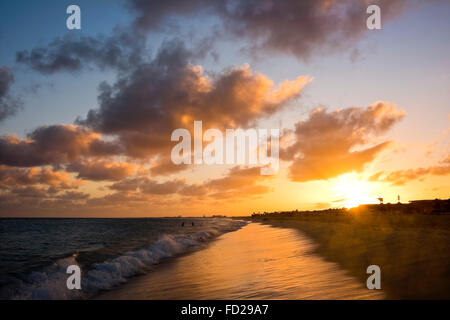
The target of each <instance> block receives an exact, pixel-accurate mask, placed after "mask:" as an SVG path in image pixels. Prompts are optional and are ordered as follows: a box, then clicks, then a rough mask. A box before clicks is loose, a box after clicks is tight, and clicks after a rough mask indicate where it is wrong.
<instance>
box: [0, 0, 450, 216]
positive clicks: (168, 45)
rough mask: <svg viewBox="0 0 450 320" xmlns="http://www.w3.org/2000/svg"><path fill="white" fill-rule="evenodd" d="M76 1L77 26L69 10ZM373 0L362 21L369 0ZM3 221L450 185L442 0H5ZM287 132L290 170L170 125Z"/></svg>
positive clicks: (275, 205) (436, 189)
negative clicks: (218, 151) (234, 153)
mask: <svg viewBox="0 0 450 320" xmlns="http://www.w3.org/2000/svg"><path fill="white" fill-rule="evenodd" d="M71 4H77V5H79V6H80V8H81V30H68V29H67V27H66V18H67V16H68V15H67V14H66V8H67V7H68V6H69V5H71ZM369 4H378V5H379V6H380V8H381V15H382V16H381V17H382V30H368V29H367V27H366V18H367V17H368V14H367V13H366V8H367V6H368V5H369ZM0 12H1V13H2V15H1V19H0V43H1V46H0V135H1V137H0V216H2V217H22V216H23V217H38V216H51V217H68V216H70V217H94V216H95V217H146V216H178V215H187V216H203V215H211V214H225V215H248V214H251V213H252V212H258V211H260V212H263V211H280V210H292V209H299V210H303V209H307V210H310V209H324V208H329V207H352V206H356V205H358V204H361V203H377V202H378V200H377V198H378V197H383V198H384V201H385V202H397V195H400V197H401V201H402V202H407V201H410V200H416V199H434V198H449V197H450V182H449V174H450V41H449V40H450V35H449V30H450V19H449V18H448V17H449V16H450V3H449V2H448V1H394V0H378V1H359V0H353V1H337V0H336V1H333V0H307V1H295V0H286V1H276V2H275V1H270V0H262V1H256V0H255V1H245V2H238V1H232V0H223V1H210V0H193V1H183V0H166V1H161V2H159V1H158V2H156V1H155V2H149V1H144V0H123V1H116V2H114V3H112V1H106V0H97V1H75V2H74V1H39V2H36V1H19V2H11V1H3V2H1V3H0ZM194 120H201V121H202V122H203V128H204V130H206V129H208V128H217V129H219V130H222V131H225V129H227V128H232V129H236V128H268V129H270V128H278V129H280V132H281V139H280V170H279V171H278V173H277V174H276V175H272V176H263V175H261V174H260V170H259V169H260V168H259V167H257V166H236V165H212V166H208V165H181V166H176V165H174V164H173V163H172V161H171V159H170V153H171V150H172V148H173V147H174V146H175V145H176V142H172V141H171V140H170V136H171V133H172V131H173V130H175V129H177V128H186V129H189V130H191V129H192V126H193V121H194Z"/></svg>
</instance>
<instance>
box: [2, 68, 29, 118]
mask: <svg viewBox="0 0 450 320" xmlns="http://www.w3.org/2000/svg"><path fill="white" fill-rule="evenodd" d="M13 83H14V75H13V73H12V72H11V69H10V68H9V67H7V66H4V67H0V122H2V121H3V120H5V119H6V118H8V117H10V116H13V115H15V114H16V112H17V111H18V110H19V109H20V108H21V107H22V105H23V104H22V101H21V100H20V99H19V98H16V97H13V96H12V95H11V94H10V89H11V85H12V84H13Z"/></svg>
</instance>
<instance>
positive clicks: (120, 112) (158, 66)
mask: <svg viewBox="0 0 450 320" xmlns="http://www.w3.org/2000/svg"><path fill="white" fill-rule="evenodd" d="M190 57H191V53H190V52H189V51H188V50H187V49H186V48H185V47H184V44H183V43H182V42H180V41H170V42H166V43H165V44H164V45H163V46H162V47H161V49H160V50H159V52H158V53H157V54H156V56H155V57H154V59H153V60H152V61H151V62H150V63H144V64H142V65H141V66H140V67H139V68H136V70H135V71H134V72H132V73H131V74H129V75H126V76H124V77H121V78H120V79H119V80H118V81H117V82H116V83H115V84H114V85H112V86H111V85H108V84H106V83H103V84H102V85H101V86H100V94H99V98H98V100H99V105H100V106H99V108H98V109H92V110H90V111H89V112H88V114H87V116H86V118H84V119H82V118H79V119H77V121H76V123H77V124H78V125H81V126H85V127H88V128H90V129H91V130H93V131H95V132H99V133H101V134H105V135H115V136H116V137H117V138H118V140H119V141H120V144H121V145H122V146H123V148H124V150H126V154H127V155H128V156H130V157H134V158H146V157H151V156H159V157H160V164H161V165H162V167H159V168H154V169H153V171H155V172H157V171H158V169H160V171H161V172H164V171H166V170H169V171H170V170H172V169H176V168H174V167H173V166H170V165H169V164H168V162H167V155H168V154H170V149H171V148H172V146H173V143H172V142H171V141H170V136H171V133H172V131H173V130H175V129H177V128H186V129H188V130H192V126H193V121H194V120H202V121H203V125H204V128H205V129H206V128H207V127H210V128H211V127H213V128H236V127H246V126H248V125H250V124H252V123H254V122H255V121H256V120H258V119H260V118H262V117H265V116H269V115H271V114H273V113H275V112H276V111H278V110H281V109H282V108H283V107H284V106H286V105H287V104H288V103H290V102H291V101H293V100H294V99H295V98H297V97H298V96H299V95H300V92H301V90H302V88H303V86H304V85H305V84H307V83H308V82H309V81H310V79H309V78H307V77H298V78H297V79H296V80H293V81H285V82H283V83H281V84H280V85H278V86H275V84H274V83H273V82H272V81H271V80H270V79H269V78H267V77H266V76H264V75H262V74H259V73H254V72H253V71H252V70H251V69H250V67H249V66H247V65H245V66H243V67H238V68H232V69H227V70H225V71H223V72H220V73H217V74H215V75H212V76H207V75H205V74H204V72H203V69H202V68H201V67H200V66H195V65H192V64H190V63H189V62H188V61H189V58H190ZM164 159H165V160H166V161H164ZM179 169H181V167H180V168H179Z"/></svg>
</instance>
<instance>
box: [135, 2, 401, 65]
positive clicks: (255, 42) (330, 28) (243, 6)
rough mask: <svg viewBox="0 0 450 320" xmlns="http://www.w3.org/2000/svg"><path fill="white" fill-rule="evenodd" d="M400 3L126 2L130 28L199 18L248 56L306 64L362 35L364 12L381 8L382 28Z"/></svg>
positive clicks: (158, 26)
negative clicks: (211, 19) (241, 43)
mask: <svg viewBox="0 0 450 320" xmlns="http://www.w3.org/2000/svg"><path fill="white" fill-rule="evenodd" d="M405 2H406V1H404V0H374V1H370V3H369V2H367V1H360V0H350V1H341V0H303V1H298V0H285V1H273V0H263V1H261V0H248V1H233V0H224V1H209V0H194V1H183V0H168V1H164V2H158V1H154V2H152V1H145V0H131V1H130V2H129V4H130V7H131V8H132V11H133V12H134V13H135V14H136V19H135V23H134V24H135V26H136V27H137V28H138V29H141V30H157V31H160V30H162V29H164V26H167V25H170V24H172V22H173V19H174V18H177V17H186V16H191V17H192V16H194V15H199V14H205V15H214V16H215V17H216V18H218V20H219V21H220V24H221V26H220V29H221V30H222V32H221V36H224V35H225V36H228V37H229V38H231V37H234V38H236V37H238V38H241V39H244V40H246V41H247V43H248V46H247V48H248V49H250V50H251V52H253V53H256V54H261V52H266V53H267V52H283V53H289V54H293V55H295V56H296V57H298V58H302V59H307V58H310V57H311V56H313V55H320V54H324V53H330V52H335V51H338V50H343V49H348V48H349V47H352V46H353V45H354V44H355V43H356V42H357V41H358V40H360V39H361V38H362V36H363V35H365V34H366V33H367V31H368V29H367V27H366V19H367V17H368V14H367V13H366V9H367V7H368V6H369V4H376V5H379V6H380V7H381V10H382V14H383V16H382V18H383V20H382V21H383V23H386V22H387V21H389V20H390V19H392V18H394V17H396V16H397V15H398V14H400V13H402V12H403V11H404V10H405V9H406V7H407V6H405V5H404V4H405Z"/></svg>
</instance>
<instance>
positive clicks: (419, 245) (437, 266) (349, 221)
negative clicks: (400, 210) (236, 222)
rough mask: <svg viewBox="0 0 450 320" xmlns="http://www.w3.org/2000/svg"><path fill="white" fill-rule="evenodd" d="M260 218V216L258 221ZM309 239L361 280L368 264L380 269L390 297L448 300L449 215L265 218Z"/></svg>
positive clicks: (324, 253)
mask: <svg viewBox="0 0 450 320" xmlns="http://www.w3.org/2000/svg"><path fill="white" fill-rule="evenodd" d="M257 221H259V220H257ZM263 222H264V223H267V224H269V225H271V226H276V227H284V228H288V229H289V230H294V229H295V230H298V231H299V232H301V233H302V234H305V235H307V236H308V237H310V238H311V239H313V240H314V241H315V242H316V243H317V244H318V246H317V247H316V249H315V250H314V252H315V253H316V254H318V255H320V256H322V257H324V258H325V259H326V260H327V261H331V262H334V263H337V264H339V266H340V267H342V268H343V269H344V270H347V271H348V272H349V274H350V275H352V276H353V277H355V278H357V279H360V281H365V279H367V277H368V275H367V274H366V268H367V266H369V265H372V264H375V265H378V266H380V268H381V283H382V291H383V293H384V294H385V295H386V298H388V299H449V298H450V292H449V291H448V288H449V286H450V277H449V276H450V217H449V216H448V215H441V216H439V215H430V216H426V215H402V216H370V215H365V216H364V215H361V216H349V217H337V216H336V217H332V216H330V217H324V216H321V217H305V218H301V217H296V218H287V219H270V218H269V219H264V220H263Z"/></svg>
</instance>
